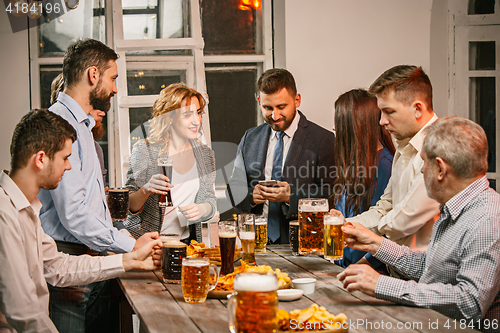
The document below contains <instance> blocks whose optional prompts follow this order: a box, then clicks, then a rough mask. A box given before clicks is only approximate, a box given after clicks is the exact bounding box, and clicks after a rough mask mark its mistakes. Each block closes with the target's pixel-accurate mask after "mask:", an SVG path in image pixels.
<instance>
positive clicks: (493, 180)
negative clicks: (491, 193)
mask: <svg viewBox="0 0 500 333" xmlns="http://www.w3.org/2000/svg"><path fill="white" fill-rule="evenodd" d="M488 180H489V181H490V187H491V188H492V189H494V190H495V191H496V190H497V181H496V179H488Z"/></svg>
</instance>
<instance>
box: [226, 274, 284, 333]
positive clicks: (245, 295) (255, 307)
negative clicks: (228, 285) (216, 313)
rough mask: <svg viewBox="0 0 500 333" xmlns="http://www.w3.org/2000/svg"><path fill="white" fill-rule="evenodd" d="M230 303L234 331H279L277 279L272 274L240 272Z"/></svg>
mask: <svg viewBox="0 0 500 333" xmlns="http://www.w3.org/2000/svg"><path fill="white" fill-rule="evenodd" d="M234 290H235V292H234V293H233V294H231V296H230V297H229V302H228V311H229V330H230V331H231V332H232V333H236V332H238V333H245V332H277V331H278V278H277V277H276V275H275V274H270V273H240V274H237V275H236V276H235V278H234Z"/></svg>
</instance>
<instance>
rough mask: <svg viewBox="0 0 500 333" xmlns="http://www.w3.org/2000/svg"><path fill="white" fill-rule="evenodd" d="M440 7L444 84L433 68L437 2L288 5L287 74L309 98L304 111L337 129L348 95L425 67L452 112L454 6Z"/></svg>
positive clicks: (311, 0) (295, 0) (355, 0)
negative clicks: (336, 108)
mask: <svg viewBox="0 0 500 333" xmlns="http://www.w3.org/2000/svg"><path fill="white" fill-rule="evenodd" d="M434 2H441V4H440V5H436V6H435V7H436V11H438V9H439V17H438V18H436V19H433V22H434V23H435V24H434V27H435V30H439V31H437V32H436V35H437V37H435V38H433V44H432V46H433V47H436V48H440V51H439V52H437V54H438V56H439V61H437V60H436V61H434V63H435V64H436V66H442V65H443V62H444V67H443V68H441V67H440V68H439V70H438V69H436V71H435V72H436V74H438V75H439V77H434V75H433V74H434V71H433V70H432V69H433V68H432V67H431V9H432V8H433V1H432V0H378V1H373V0H349V1H344V0H308V1H307V2H305V1H303V0H286V2H285V6H286V7H285V22H286V68H287V69H288V70H290V72H291V73H292V74H293V75H294V77H295V79H296V81H297V88H298V90H299V93H301V95H302V106H301V107H300V109H301V111H303V112H304V113H305V115H306V116H307V117H308V118H309V119H311V120H312V121H314V122H316V123H318V124H319V125H321V126H323V127H325V128H327V129H331V128H332V126H333V112H332V111H333V104H334V102H335V100H336V99H337V97H338V96H339V95H340V94H341V93H343V92H346V91H348V90H350V89H353V88H365V89H366V88H368V87H369V85H370V84H371V83H372V82H373V81H374V80H375V79H376V78H377V77H378V76H379V75H380V74H382V72H384V71H385V70H386V69H389V68H391V67H392V66H395V65H399V64H412V65H419V66H422V67H423V68H424V70H425V71H426V72H427V73H428V74H429V76H430V78H431V81H432V82H437V83H438V87H439V89H438V92H439V94H440V95H439V96H435V104H436V106H437V105H439V107H440V108H441V107H443V105H444V107H446V101H447V96H446V94H445V95H444V96H443V94H442V93H443V90H446V89H447V88H446V87H447V86H446V82H447V81H446V80H447V77H442V76H443V71H444V72H445V73H447V68H446V63H447V62H446V59H447V58H446V57H447V43H448V40H447V23H446V19H447V16H446V11H447V1H442V0H436V1H434ZM306 3H307V5H305V4H306ZM440 20H444V23H443V22H441V21H440ZM443 25H444V30H443ZM433 33H434V32H433ZM443 40H444V42H443ZM440 43H441V44H440ZM433 57H434V55H433ZM443 57H444V60H443ZM443 83H444V89H443V85H442V84H443ZM434 84H436V83H434ZM443 98H444V99H443ZM437 100H439V102H437ZM443 101H444V102H443ZM436 110H437V109H436Z"/></svg>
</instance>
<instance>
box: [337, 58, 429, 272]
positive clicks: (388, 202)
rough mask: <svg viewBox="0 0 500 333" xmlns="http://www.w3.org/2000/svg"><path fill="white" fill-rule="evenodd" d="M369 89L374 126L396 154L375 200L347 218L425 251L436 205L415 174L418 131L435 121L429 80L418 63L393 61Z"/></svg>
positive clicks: (420, 137)
mask: <svg viewBox="0 0 500 333" xmlns="http://www.w3.org/2000/svg"><path fill="white" fill-rule="evenodd" d="M369 91H370V93H372V94H373V95H375V96H376V97H377V104H378V107H379V108H380V110H381V111H382V115H381V117H380V125H381V126H384V127H385V128H386V129H387V130H388V131H389V133H391V134H392V135H393V136H394V137H395V138H396V142H397V148H396V154H395V156H394V161H393V163H392V175H391V178H390V180H389V183H388V184H387V187H386V189H385V192H384V194H383V195H382V196H381V197H380V200H379V201H378V202H377V204H376V205H375V206H372V207H370V209H369V210H368V211H366V212H364V213H362V214H360V215H357V216H355V217H352V218H349V219H347V221H348V222H359V223H361V224H362V225H364V226H366V227H367V228H369V229H371V230H372V231H374V232H375V233H377V234H379V235H385V236H386V237H387V238H388V239H390V240H392V241H394V242H396V243H398V244H400V245H406V246H408V247H410V248H411V249H413V250H425V249H426V248H427V245H428V244H429V239H430V236H431V233H432V226H433V224H434V221H435V217H436V216H437V215H438V214H439V204H438V203H437V202H436V201H435V200H433V199H431V198H429V197H428V195H427V192H426V190H425V184H424V178H423V175H422V173H421V172H420V169H421V168H422V165H423V161H422V158H421V157H420V151H421V149H422V144H423V140H424V134H423V129H424V128H425V127H426V126H428V125H430V124H432V123H433V122H435V121H436V120H437V116H436V115H435V114H434V111H433V109H432V85H431V82H430V80H429V77H428V76H427V75H426V74H425V72H424V71H423V69H422V68H421V67H416V66H409V65H399V66H395V67H393V68H391V69H388V70H387V71H385V72H384V73H383V74H382V75H380V77H379V78H377V80H375V82H374V83H373V84H372V85H371V86H370V89H369ZM362 260H363V259H362ZM391 275H397V273H396V272H394V271H391Z"/></svg>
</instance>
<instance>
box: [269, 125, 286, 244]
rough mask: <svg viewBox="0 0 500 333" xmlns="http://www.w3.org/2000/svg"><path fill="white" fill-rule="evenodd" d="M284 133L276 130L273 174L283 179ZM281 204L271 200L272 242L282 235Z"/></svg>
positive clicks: (273, 177) (273, 176)
mask: <svg viewBox="0 0 500 333" xmlns="http://www.w3.org/2000/svg"><path fill="white" fill-rule="evenodd" d="M283 135H285V133H284V132H276V137H277V138H278V142H276V146H275V147H274V157H273V171H272V174H271V179H274V180H281V176H282V173H283V172H282V165H283ZM280 206H281V202H271V201H269V212H268V217H267V219H268V225H267V227H268V232H269V238H270V239H271V241H272V242H275V241H276V240H277V239H278V238H279V237H280V215H279V214H280Z"/></svg>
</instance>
